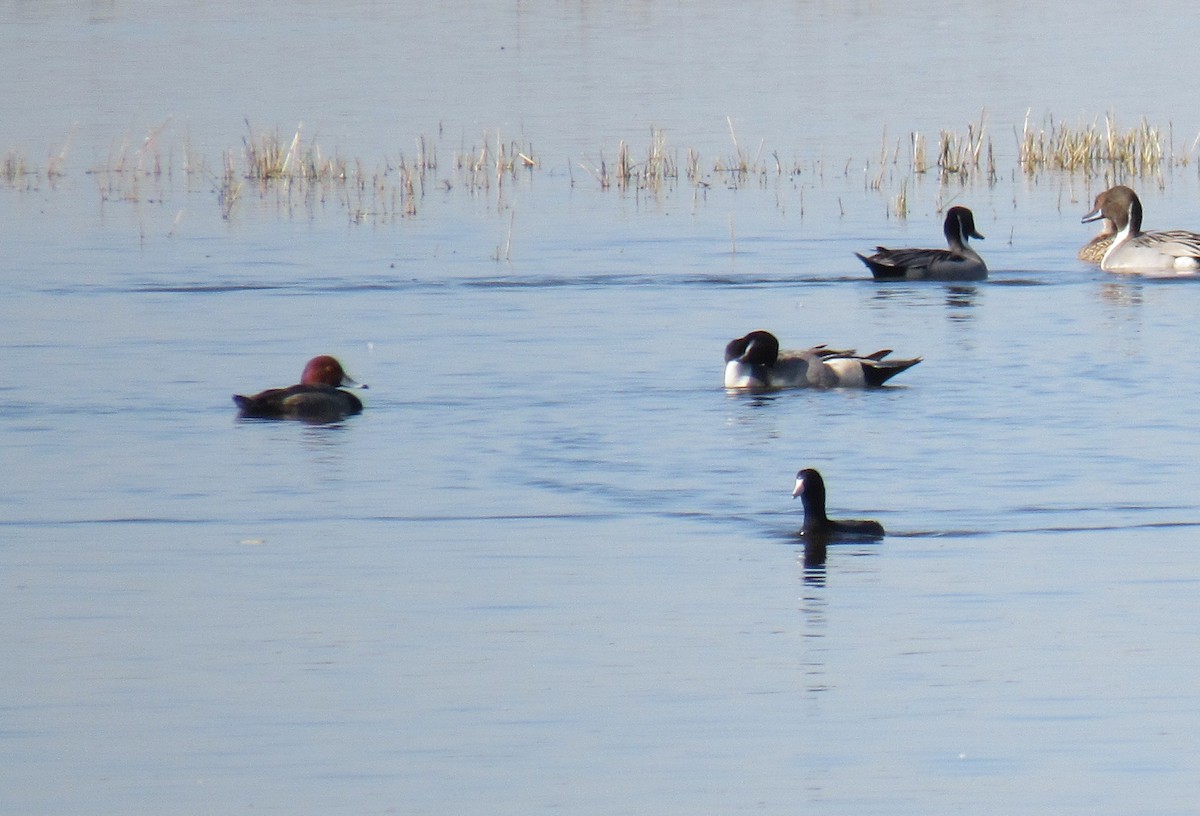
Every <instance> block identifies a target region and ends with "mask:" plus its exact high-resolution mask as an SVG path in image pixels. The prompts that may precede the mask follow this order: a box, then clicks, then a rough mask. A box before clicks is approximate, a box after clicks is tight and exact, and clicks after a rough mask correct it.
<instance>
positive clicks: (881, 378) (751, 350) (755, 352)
mask: <svg viewBox="0 0 1200 816" xmlns="http://www.w3.org/2000/svg"><path fill="white" fill-rule="evenodd" d="M891 353H892V351H891V349H880V350H879V351H877V352H875V353H874V354H868V355H866V356H859V355H857V354H855V353H854V351H852V350H835V349H830V348H827V347H826V346H823V345H822V346H813V347H812V348H810V349H807V350H805V351H783V352H781V351H780V350H779V340H778V338H776V337H775V335H773V334H771V333H770V332H769V331H763V330H761V329H759V330H757V331H752V332H750V333H749V334H747V335H746V336H744V337H739V338H737V339H736V340H730V341H729V343H727V344H726V346H725V387H726V388H739V389H750V390H757V391H765V390H771V389H778V388H869V387H873V386H879V385H883V384H884V383H885V382H887V381H888V380H889V379H891V378H892V377H894V376H896V375H897V374H899V373H900V372H901V371H904V370H906V369H909V368H912V367H913V366H915V365H916V364H917V363H919V362H921V358H920V357H914V358H912V359H908V360H888V359H885V358H886V357H887V356H888V355H889V354H891Z"/></svg>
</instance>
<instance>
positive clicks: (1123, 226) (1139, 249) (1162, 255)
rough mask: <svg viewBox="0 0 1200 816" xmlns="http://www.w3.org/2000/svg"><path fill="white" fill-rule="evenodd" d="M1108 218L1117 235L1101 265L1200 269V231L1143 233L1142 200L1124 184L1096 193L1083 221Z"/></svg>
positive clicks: (1132, 268) (1127, 269) (1133, 269)
mask: <svg viewBox="0 0 1200 816" xmlns="http://www.w3.org/2000/svg"><path fill="white" fill-rule="evenodd" d="M1101 218H1107V219H1108V220H1110V221H1112V222H1113V225H1114V226H1115V227H1116V230H1117V234H1116V236H1115V237H1114V238H1113V242H1112V246H1110V247H1109V248H1108V251H1107V252H1105V253H1104V257H1103V259H1102V260H1101V261H1100V268H1101V269H1105V270H1108V271H1110V272H1138V271H1156V270H1173V271H1175V272H1188V273H1192V272H1195V271H1196V270H1197V269H1200V233H1195V232H1188V231H1187V230H1161V231H1156V232H1142V202H1141V201H1139V200H1138V197H1137V193H1135V192H1134V191H1133V190H1131V189H1129V188H1128V187H1126V186H1125V185H1123V184H1119V185H1117V186H1116V187H1110V188H1109V189H1107V190H1105V191H1104V192H1102V193H1100V194H1099V195H1098V196H1096V203H1095V206H1093V207H1092V211H1091V212H1089V213H1088V214H1087V215H1085V216H1084V217H1083V223H1085V224H1086V223H1087V222H1089V221H1098V220H1100V219H1101Z"/></svg>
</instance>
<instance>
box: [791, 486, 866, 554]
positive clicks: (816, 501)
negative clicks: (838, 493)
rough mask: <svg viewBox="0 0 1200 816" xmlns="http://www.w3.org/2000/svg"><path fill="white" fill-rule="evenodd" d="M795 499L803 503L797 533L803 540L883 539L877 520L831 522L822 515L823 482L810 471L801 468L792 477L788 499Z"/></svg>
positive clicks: (823, 499) (823, 505) (823, 507)
mask: <svg viewBox="0 0 1200 816" xmlns="http://www.w3.org/2000/svg"><path fill="white" fill-rule="evenodd" d="M797 496H799V497H800V500H801V501H802V502H803V503H804V527H803V528H802V529H801V532H802V533H803V534H804V536H806V537H814V538H819V539H821V540H832V539H836V538H883V535H884V532H883V525H882V524H880V523H879V522H878V521H870V520H867V519H863V520H853V521H851V520H847V521H834V520H833V519H831V518H829V516H827V515H825V480H824V479H822V478H821V474H820V473H818V472H817V471H815V470H813V469H812V468H805V469H804V470H802V471H800V472H799V473H797V474H796V486H795V487H794V488H793V489H792V498H793V499H794V498H796V497H797Z"/></svg>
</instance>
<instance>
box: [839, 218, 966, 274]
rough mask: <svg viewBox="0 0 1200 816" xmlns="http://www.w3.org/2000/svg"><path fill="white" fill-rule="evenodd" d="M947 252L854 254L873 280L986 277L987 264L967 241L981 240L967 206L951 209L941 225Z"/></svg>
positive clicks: (900, 250) (882, 248) (884, 249)
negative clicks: (947, 247)
mask: <svg viewBox="0 0 1200 816" xmlns="http://www.w3.org/2000/svg"><path fill="white" fill-rule="evenodd" d="M942 231H943V232H945V233H946V243H947V244H949V246H950V248H949V249H887V248H886V247H875V254H874V255H872V256H870V257H867V256H865V255H860V254H859V253H857V252H856V253H854V254H855V255H856V256H858V259H859V260H860V261H862V262H863V263H865V264H866V265H867V268H868V269H870V270H871V274H872V275H874V276H875V279H876V280H942V281H973V280H984V279H985V278H987V264H985V263H984V262H983V258H980V257H979V253H977V252H976V251H975V250H973V249H971V247H970V246H969V245H968V243H967V242H968V240H969V239H971V238H979V239H981V240H982V239H983V236H982V235H980V234H979V233H978V232H976V231H975V216H974V214H973V213H972V212H971V211H970V210H968V209H967V208H966V207H951V208H950V210H949V211H948V212H947V213H946V223H945V225H944V226H943V230H942Z"/></svg>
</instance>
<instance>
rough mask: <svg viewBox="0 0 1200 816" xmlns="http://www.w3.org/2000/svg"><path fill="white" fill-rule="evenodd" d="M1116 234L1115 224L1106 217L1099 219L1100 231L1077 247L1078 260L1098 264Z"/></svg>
mask: <svg viewBox="0 0 1200 816" xmlns="http://www.w3.org/2000/svg"><path fill="white" fill-rule="evenodd" d="M1116 234H1117V227H1116V225H1115V224H1113V222H1112V221H1111V220H1110V219H1108V218H1104V219H1101V225H1100V231H1099V232H1097V233H1096V235H1095V236H1094V237H1093V238H1092V240H1090V241H1088V242H1087V243H1086V244H1084V245H1083V246H1082V247H1081V248H1080V249H1079V253H1078V257H1079V260H1081V261H1087V262H1088V263H1094V264H1096V265H1097V266H1099V265H1100V262H1101V261H1103V260H1104V253H1105V252H1108V248H1109V247H1110V246H1112V242H1113V238H1114V237H1115V236H1116Z"/></svg>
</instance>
